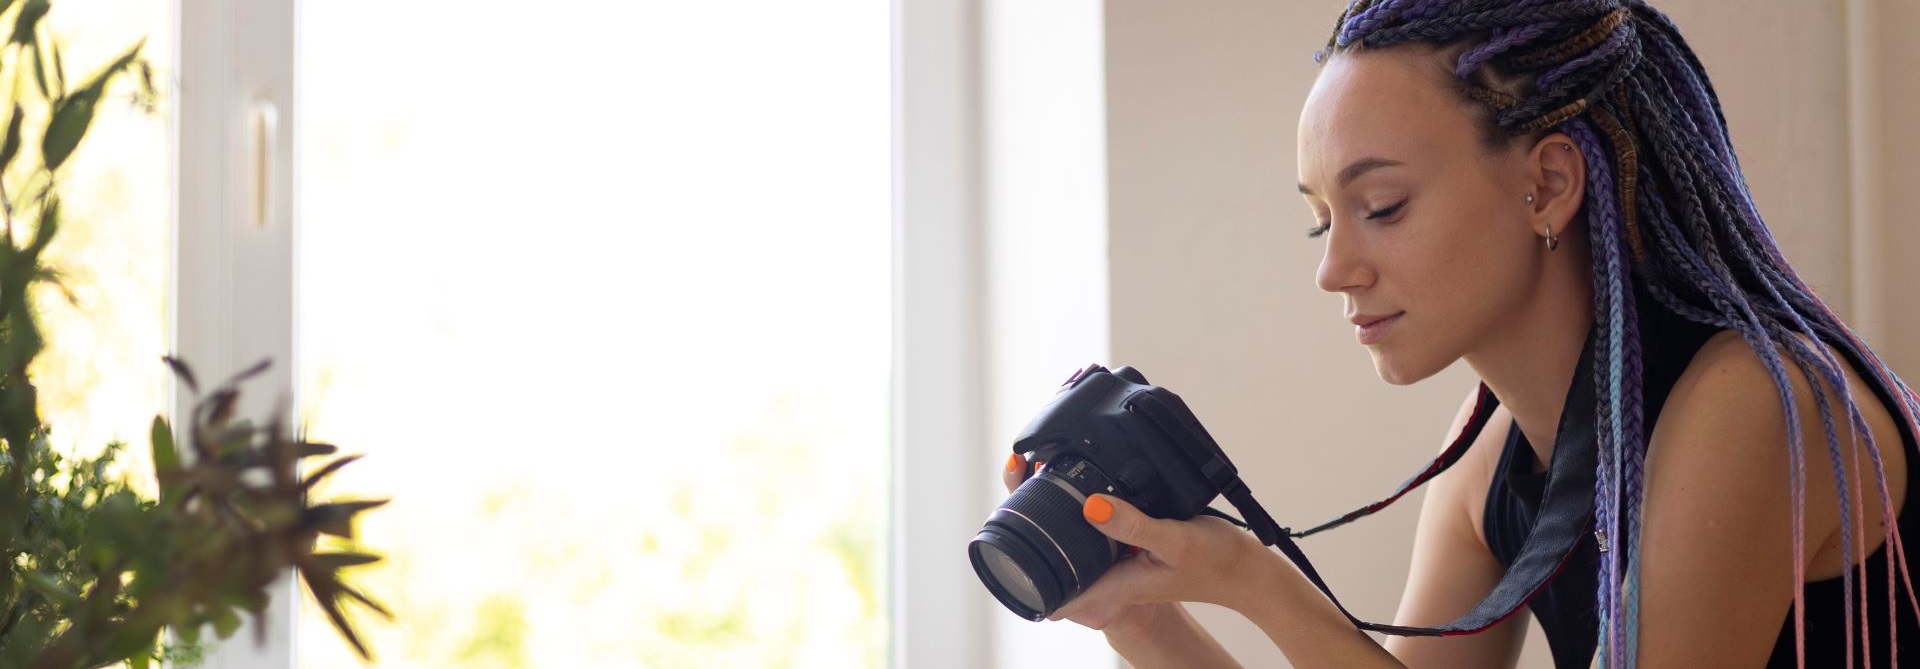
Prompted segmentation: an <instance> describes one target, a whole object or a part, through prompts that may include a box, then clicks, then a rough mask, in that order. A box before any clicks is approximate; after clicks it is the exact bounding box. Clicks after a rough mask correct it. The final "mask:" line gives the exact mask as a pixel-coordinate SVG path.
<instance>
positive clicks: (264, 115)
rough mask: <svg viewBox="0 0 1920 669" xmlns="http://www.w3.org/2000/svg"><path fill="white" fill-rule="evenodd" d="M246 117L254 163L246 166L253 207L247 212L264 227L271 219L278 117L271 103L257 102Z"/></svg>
mask: <svg viewBox="0 0 1920 669" xmlns="http://www.w3.org/2000/svg"><path fill="white" fill-rule="evenodd" d="M248 116H249V117H250V118H249V119H248V123H247V125H248V127H249V128H250V129H251V130H252V133H253V141H252V144H253V146H252V149H253V152H252V153H253V155H252V158H253V164H252V165H250V166H249V167H250V168H251V169H252V171H253V184H252V185H253V188H252V193H251V196H252V198H253V203H252V204H253V206H252V208H251V209H250V210H249V211H250V213H251V214H252V216H253V225H254V226H255V227H260V228H264V227H267V223H268V222H270V221H271V220H272V216H273V165H274V162H275V161H274V158H275V154H274V144H275V138H276V137H278V136H279V130H280V114H279V111H278V110H277V109H275V108H274V106H273V103H272V102H270V101H267V100H256V101H254V103H253V107H252V109H250V110H249V111H248Z"/></svg>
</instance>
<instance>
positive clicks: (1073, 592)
mask: <svg viewBox="0 0 1920 669" xmlns="http://www.w3.org/2000/svg"><path fill="white" fill-rule="evenodd" d="M1113 492H1114V489H1113V486H1112V483H1111V480H1110V479H1109V478H1108V477H1107V475H1106V474H1105V473H1104V472H1101V471H1100V470H1099V469H1098V468H1096V467H1094V466H1093V464H1092V463H1090V462H1088V461H1086V460H1081V459H1079V458H1074V457H1065V458H1060V459H1058V460H1056V461H1054V462H1049V463H1047V465H1046V466H1044V467H1042V468H1041V469H1040V472H1039V473H1037V474H1035V475H1034V476H1033V477H1032V478H1029V479H1027V480H1026V481H1025V482H1023V483H1021V484H1020V487H1018V488H1015V489H1014V491H1013V494H1011V495H1008V496H1007V499H1006V501H1004V502H1001V504H1000V508H999V509H997V510H995V511H994V512H993V515H992V516H989V517H988V518H987V523H986V526H985V527H982V528H981V529H980V532H979V534H976V535H974V537H973V541H971V542H969V543H968V544H967V557H968V558H969V559H971V560H972V562H973V571H974V573H976V574H978V575H979V576H980V582H981V583H984V584H986V586H987V590H988V591H989V592H992V593H993V596H994V598H996V599H998V600H1000V603H1001V604H1004V605H1006V607H1007V608H1008V609H1011V610H1012V611H1013V612H1014V613H1016V614H1019V615H1020V616H1021V617H1023V618H1027V619H1029V620H1045V619H1046V618H1047V616H1050V615H1053V612H1054V611H1057V610H1059V608H1060V607H1061V606H1064V605H1065V604H1066V603H1067V602H1069V601H1072V600H1073V598H1074V597H1076V596H1079V594H1080V593H1081V592H1082V591H1084V590H1086V589H1087V587H1088V586H1091V585H1093V582H1094V580H1096V579H1098V578H1100V575H1101V574H1105V573H1106V572H1107V568H1108V567H1111V566H1113V562H1114V560H1116V559H1118V558H1119V556H1120V544H1119V543H1118V542H1115V541H1113V540H1112V539H1108V538H1107V536H1106V535H1104V534H1101V533H1100V531H1099V530H1097V529H1094V527H1093V525H1091V524H1089V523H1088V522H1087V520H1086V518H1084V517H1082V516H1081V511H1080V509H1081V508H1082V507H1083V506H1084V505H1085V504H1086V501H1087V495H1090V494H1093V493H1108V494H1112V493H1113Z"/></svg>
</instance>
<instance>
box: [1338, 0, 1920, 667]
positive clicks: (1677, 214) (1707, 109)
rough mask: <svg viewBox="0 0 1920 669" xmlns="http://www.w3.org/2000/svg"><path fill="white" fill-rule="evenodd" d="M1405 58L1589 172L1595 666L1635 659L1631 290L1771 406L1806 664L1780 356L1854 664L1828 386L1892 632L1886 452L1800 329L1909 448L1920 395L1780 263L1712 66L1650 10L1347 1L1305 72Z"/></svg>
mask: <svg viewBox="0 0 1920 669" xmlns="http://www.w3.org/2000/svg"><path fill="white" fill-rule="evenodd" d="M1409 43H1424V44H1428V45H1434V46H1439V47H1445V48H1444V49H1443V50H1442V51H1441V53H1444V54H1446V55H1447V57H1450V58H1453V59H1454V62H1453V67H1452V68H1451V69H1452V72H1453V74H1454V75H1455V76H1456V77H1457V78H1458V80H1459V81H1458V82H1457V83H1458V88H1459V90H1460V92H1461V93H1462V94H1463V95H1464V96H1466V97H1467V98H1470V99H1472V100H1475V101H1478V102H1480V103H1482V104H1483V105H1484V107H1485V110H1486V112H1487V113H1486V114H1485V115H1484V116H1485V117H1486V119H1487V123H1486V125H1485V128H1484V130H1485V133H1486V136H1487V138H1488V141H1489V142H1490V143H1494V142H1500V141H1508V140H1512V139H1515V138H1526V137H1532V138H1534V139H1535V140H1537V139H1538V138H1540V137H1544V136H1545V135H1546V134H1548V133H1551V132H1555V131H1558V132H1564V133H1566V134H1567V135H1568V136H1569V137H1571V138H1573V140H1574V143H1575V144H1576V145H1577V146H1578V147H1579V150H1580V152H1581V153H1582V154H1583V155H1584V157H1585V159H1586V161H1587V164H1588V166H1589V167H1588V175H1587V180H1588V183H1587V196H1588V199H1587V201H1586V202H1585V203H1584V204H1583V210H1584V211H1585V216H1586V222H1587V225H1586V228H1587V233H1588V235H1589V237H1590V240H1591V248H1592V252H1593V267H1594V277H1593V281H1594V305H1593V308H1594V322H1595V327H1596V328H1597V329H1598V332H1597V333H1596V337H1597V339H1598V343H1599V349H1598V351H1597V357H1596V358H1595V370H1596V374H1595V375H1594V383H1595V386H1596V390H1597V393H1596V397H1597V398H1598V399H1597V402H1596V404H1597V406H1595V407H1594V411H1595V414H1596V421H1595V426H1596V427H1595V430H1596V432H1597V433H1598V434H1597V442H1598V447H1599V458H1598V463H1599V464H1598V469H1599V471H1598V476H1597V485H1596V488H1595V492H1594V496H1595V523H1596V528H1597V529H1598V530H1599V531H1600V532H1601V533H1602V534H1603V535H1604V536H1605V537H1607V538H1609V539H1611V540H1612V541H1611V543H1612V545H1613V546H1614V548H1613V550H1609V551H1605V552H1602V553H1601V556H1600V563H1599V565H1598V570H1599V574H1598V576H1599V578H1598V584H1599V585H1598V589H1597V590H1598V591H1597V592H1596V602H1597V604H1596V606H1597V611H1596V613H1597V614H1598V620H1599V623H1600V632H1599V638H1598V639H1597V647H1598V652H1599V656H1600V660H1601V663H1602V664H1603V665H1604V666H1607V667H1620V666H1625V667H1631V666H1634V659H1635V649H1636V648H1637V645H1638V644H1637V642H1638V634H1637V632H1638V624H1637V623H1638V618H1639V583H1640V579H1639V575H1640V572H1639V568H1640V564H1639V554H1640V550H1639V548H1640V547H1639V543H1640V542H1639V539H1640V529H1641V517H1642V507H1643V505H1644V502H1645V499H1644V497H1645V481H1646V454H1647V443H1646V437H1645V435H1644V433H1643V430H1642V428H1643V423H1642V416H1643V407H1642V406H1641V404H1642V402H1641V359H1640V355H1641V346H1640V341H1639V331H1638V326H1637V323H1636V305H1635V304H1634V302H1635V290H1634V289H1635V288H1636V287H1638V288H1641V289H1643V290H1644V292H1645V294H1646V295H1649V296H1651V297H1652V298H1653V299H1654V300H1655V301H1656V302H1658V304H1659V306H1661V307H1664V308H1665V309H1667V310H1669V311H1671V312H1673V313H1674V314H1677V315H1679V316H1680V317H1682V318H1685V319H1687V320H1690V321H1694V322H1697V323H1702V324H1706V325H1711V326H1715V327H1719V328H1724V329H1731V330H1735V331H1737V332H1739V333H1740V335H1741V336H1742V337H1743V338H1744V339H1745V340H1746V341H1747V343H1748V345H1750V346H1751V347H1752V348H1753V350H1754V351H1755V352H1756V353H1757V354H1758V355H1759V357H1760V359H1761V361H1762V363H1763V364H1764V365H1765V366H1766V368H1767V370H1768V373H1769V375H1770V376H1771V377H1772V379H1773V382H1774V385H1775V387H1776V388H1777V390H1778V392H1779V396H1780V402H1781V405H1782V406H1783V407H1784V408H1785V409H1786V411H1785V414H1786V430H1787V435H1788V452H1789V462H1790V463H1791V464H1790V467H1789V470H1790V471H1789V477H1788V480H1789V482H1790V486H1791V490H1790V493H1791V496H1792V500H1793V504H1794V509H1795V512H1794V515H1793V547H1794V548H1793V550H1794V555H1793V557H1794V562H1793V564H1794V577H1795V582H1796V589H1795V591H1794V611H1795V622H1794V637H1795V644H1796V649H1795V652H1796V657H1798V659H1799V662H1800V665H1801V666H1805V664H1806V610H1805V607H1806V602H1805V593H1804V590H1803V587H1801V585H1800V584H1804V583H1805V582H1806V568H1805V566H1804V565H1805V561H1804V560H1803V559H1802V557H1803V555H1802V551H1803V550H1804V548H1803V544H1804V539H1805V514H1806V452H1805V448H1804V445H1803V444H1802V443H1801V438H1800V436H1801V428H1800V417H1799V415H1798V412H1796V411H1794V410H1793V408H1794V407H1795V406H1796V403H1795V397H1794V389H1793V386H1792V384H1791V382H1790V380H1789V378H1788V373H1787V368H1786V361H1784V360H1783V359H1782V356H1781V355H1780V354H1779V352H1778V349H1776V345H1778V346H1782V347H1784V348H1785V350H1786V351H1787V353H1788V355H1787V357H1788V358H1790V359H1791V362H1792V363H1793V364H1794V365H1795V366H1796V367H1797V368H1798V369H1799V370H1800V372H1801V373H1802V374H1804V375H1805V376H1806V377H1807V378H1808V380H1809V383H1808V385H1809V386H1810V387H1811V388H1812V392H1813V395H1814V399H1815V400H1816V403H1817V404H1818V405H1819V407H1820V420H1821V423H1822V427H1823V428H1824V430H1825V434H1826V438H1827V460H1828V465H1830V466H1831V467H1833V470H1834V475H1835V480H1836V481H1837V484H1838V485H1837V488H1838V489H1837V493H1838V497H1839V500H1840V504H1839V510H1840V528H1841V551H1842V559H1843V560H1844V564H1846V565H1848V568H1847V569H1845V570H1843V572H1842V574H1843V579H1844V582H1843V590H1844V592H1845V593H1846V594H1845V609H1846V616H1845V617H1846V627H1845V631H1846V635H1847V636H1846V638H1847V639H1848V643H1847V651H1846V654H1847V657H1846V663H1847V666H1853V664H1854V658H1853V643H1852V642H1853V640H1854V638H1855V634H1856V632H1855V616H1854V610H1855V607H1856V605H1857V606H1858V608H1859V612H1860V619H1861V620H1862V621H1863V622H1862V623H1861V624H1860V626H1859V630H1858V635H1859V637H1858V638H1859V640H1860V642H1861V646H1862V652H1863V653H1864V652H1866V648H1867V640H1868V637H1869V632H1868V630H1867V627H1866V625H1865V623H1864V621H1865V620H1866V619H1867V606H1868V604H1869V602H1867V601H1866V599H1867V597H1866V584H1865V575H1864V573H1863V574H1862V575H1861V578H1860V582H1859V588H1860V595H1859V598H1858V601H1857V602H1856V599H1855V592H1854V589H1855V576H1854V574H1853V567H1852V565H1855V564H1856V562H1855V559H1856V557H1857V556H1856V555H1855V554H1854V550H1855V545H1856V544H1855V541H1856V534H1855V528H1854V527H1853V523H1854V519H1853V517H1852V513H1851V512H1850V511H1849V508H1850V505H1849V500H1854V501H1855V503H1857V499H1856V498H1853V497H1852V496H1851V491H1849V489H1848V483H1847V477H1846V471H1845V469H1844V468H1843V465H1844V463H1843V461H1842V454H1841V453H1842V452H1841V448H1840V443H1839V440H1838V437H1837V436H1836V433H1835V417H1834V416H1833V415H1832V414H1833V412H1832V410H1830V409H1829V407H1828V402H1827V399H1826V397H1827V391H1826V390H1823V389H1822V384H1821V383H1820V381H1824V382H1825V383H1826V384H1827V385H1829V386H1831V387H1832V388H1834V389H1835V391H1836V392H1837V394H1838V395H1839V397H1840V398H1841V399H1842V400H1844V404H1845V406H1846V408H1847V415H1846V416H1845V419H1846V420H1848V421H1849V422H1850V424H1851V425H1852V427H1853V430H1854V433H1855V434H1856V435H1859V437H1858V438H1860V439H1862V440H1863V441H1864V445H1865V447H1866V448H1865V451H1866V453H1867V455H1868V458H1869V459H1870V460H1871V462H1872V467H1873V472H1874V475H1875V481H1876V482H1877V483H1878V488H1879V497H1880V503H1881V505H1882V509H1881V510H1882V514H1881V519H1882V523H1881V525H1882V527H1881V529H1882V530H1883V531H1884V532H1885V535H1886V547H1887V550H1888V551H1889V556H1890V557H1891V559H1890V560H1888V561H1887V570H1888V574H1887V582H1888V583H1889V584H1890V587H1889V588H1888V590H1887V602H1886V606H1887V614H1888V620H1894V619H1896V617H1895V615H1894V614H1895V612H1896V611H1897V606H1898V604H1897V603H1896V597H1895V595H1894V591H1895V590H1897V589H1898V584H1900V583H1904V584H1905V586H1906V589H1907V592H1908V597H1907V599H1908V601H1909V604H1910V605H1911V606H1912V607H1913V608H1914V611H1915V613H1916V614H1920V599H1917V598H1915V596H1914V590H1913V583H1912V577H1911V575H1910V574H1908V573H1907V566H1906V558H1905V552H1904V548H1903V546H1902V545H1901V541H1900V535H1899V533H1898V532H1897V531H1896V528H1895V522H1896V521H1895V517H1896V513H1895V511H1894V508H1893V504H1894V501H1893V497H1892V495H1891V494H1890V492H1889V490H1888V487H1887V482H1886V472H1885V469H1884V467H1883V464H1882V459H1881V455H1880V454H1881V452H1880V447H1879V445H1878V444H1876V443H1875V441H1874V438H1873V435H1872V433H1871V432H1870V431H1869V430H1868V427H1867V424H1866V420H1865V418H1863V417H1862V415H1861V413H1860V411H1859V408H1858V405H1857V404H1856V403H1855V401H1854V398H1853V396H1852V393H1851V392H1850V391H1849V388H1848V384H1847V381H1846V376H1845V373H1844V372H1843V371H1842V370H1843V368H1842V367H1841V363H1840V361H1839V360H1838V359H1836V358H1835V357H1834V356H1833V355H1832V353H1831V352H1830V351H1829V350H1827V349H1826V348H1824V347H1814V346H1809V345H1808V344H1806V343H1805V342H1804V341H1803V340H1801V339H1800V338H1799V337H1796V336H1794V334H1795V333H1798V334H1800V335H1803V336H1805V337H1807V338H1809V339H1811V340H1813V341H1817V342H1823V343H1826V344H1827V345H1830V346H1833V347H1835V348H1837V349H1839V350H1840V351H1842V352H1844V354H1845V355H1847V356H1848V357H1849V358H1851V359H1852V360H1855V361H1858V362H1859V364H1861V365H1862V366H1863V367H1867V368H1868V370H1867V371H1868V372H1869V373H1871V374H1872V375H1874V377H1875V378H1876V380H1877V381H1878V382H1879V385H1880V386H1881V387H1883V388H1887V389H1890V392H1892V393H1893V394H1894V395H1895V400H1896V401H1895V404H1896V405H1897V406H1896V409H1897V412H1898V416H1899V418H1900V419H1901V420H1903V421H1904V422H1905V423H1906V425H1908V426H1912V427H1913V428H1914V430H1915V433H1920V422H1916V417H1917V416H1920V396H1916V395H1915V394H1914V392H1913V390H1912V389H1910V388H1909V387H1908V386H1907V385H1906V384H1905V383H1904V382H1903V381H1901V380H1900V378H1899V377H1898V376H1897V375H1895V374H1894V373H1893V371H1892V370H1891V369H1889V368H1888V367H1887V366H1886V365H1885V364H1884V363H1882V362H1881V361H1880V359H1879V357H1878V356H1876V355H1875V354H1874V353H1873V351H1872V350H1871V349H1869V348H1868V347H1867V346H1866V344H1864V343H1863V342H1862V341H1861V340H1860V339H1859V338H1858V337H1857V336H1856V335H1855V334H1854V333H1853V332H1852V331H1851V330H1850V329H1848V328H1847V326H1846V325H1845V324H1844V323H1842V322H1841V320H1840V318H1839V317H1838V316H1837V315H1835V313H1834V312H1833V310H1832V309H1831V308H1829V307H1828V306H1827V304H1826V303H1825V302H1824V301H1822V300H1821V299H1820V298H1819V297H1817V296H1815V295H1814V292H1813V290H1812V289H1810V288H1808V287H1807V284H1806V282H1804V281H1802V280H1801V278H1800V277H1799V275H1798V274H1796V273H1795V272H1794V270H1793V268H1792V267H1790V266H1789V265H1788V264H1787V261H1786V259H1785V258H1784V257H1783V256H1782V254H1781V252H1780V249H1779V247H1778V246H1777V245H1776V244H1775V243H1774V239H1773V235H1772V234H1771V233H1770V232H1769V231H1768V230H1767V227H1766V225H1765V223H1764V222H1763V221H1762V220H1761V218H1760V214H1759V212H1758V211H1757V210H1756V208H1755V206H1754V202H1753V198H1752V197H1751V195H1750V194H1749V192H1748V190H1747V184H1746V180H1745V177H1743V176H1742V174H1741V170H1740V164H1739V161H1738V159H1737V158H1736V157H1735V156H1734V153H1733V148H1732V143H1731V139H1730V137H1729V135H1728V133H1727V124H1726V118H1725V116H1724V114H1723V113H1722V112H1721V108H1720V101H1719V98H1718V97H1717V96H1716V95H1715V94H1714V89H1713V85H1712V83H1711V82H1710V81H1709V80H1708V78H1707V73H1706V70H1705V68H1704V67H1702V66H1701V64H1700V60H1699V59H1698V58H1697V57H1696V56H1695V55H1694V53H1693V51H1692V49H1691V48H1689V47H1688V46H1687V44H1686V41H1685V40H1684V39H1682V38H1681V36H1680V31H1679V29H1678V28H1677V27H1675V26H1674V24H1673V22H1672V21H1671V20H1670V19H1668V18H1667V16H1666V15H1665V14H1662V13H1661V12H1660V11H1658V10H1656V9H1654V8H1652V7H1650V6H1648V5H1647V4H1645V2H1644V0H1354V1H1353V2H1352V3H1351V4H1350V5H1348V7H1347V9H1346V11H1345V12H1343V13H1342V14H1341V15H1340V19H1339V21H1338V22H1337V23H1336V24H1335V28H1334V32H1333V34H1332V36H1331V37H1329V38H1328V40H1327V44H1326V48H1325V49H1323V50H1322V51H1320V52H1318V53H1316V54H1314V59H1315V61H1316V62H1324V59H1325V58H1327V57H1329V56H1331V55H1334V54H1338V53H1341V52H1344V51H1348V50H1353V49H1381V48H1387V47H1392V46H1394V45H1398V44H1409ZM1855 453H1856V455H1854V457H1853V460H1854V461H1855V462H1854V465H1855V467H1856V469H1857V467H1858V464H1859V463H1858V455H1857V453H1858V451H1855ZM1860 564H1862V565H1864V563H1860ZM1895 565H1898V571H1899V574H1898V577H1899V579H1900V580H1898V581H1896V580H1895V574H1894V571H1895V569H1896V567H1895ZM1861 568H1863V569H1864V566H1863V567H1861ZM1892 641H1893V644H1892V651H1893V657H1894V664H1895V665H1896V666H1898V664H1899V661H1898V657H1899V644H1898V640H1897V638H1896V639H1894V640H1892Z"/></svg>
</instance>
